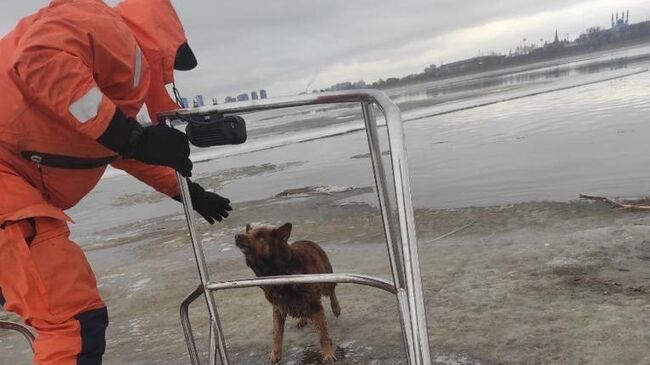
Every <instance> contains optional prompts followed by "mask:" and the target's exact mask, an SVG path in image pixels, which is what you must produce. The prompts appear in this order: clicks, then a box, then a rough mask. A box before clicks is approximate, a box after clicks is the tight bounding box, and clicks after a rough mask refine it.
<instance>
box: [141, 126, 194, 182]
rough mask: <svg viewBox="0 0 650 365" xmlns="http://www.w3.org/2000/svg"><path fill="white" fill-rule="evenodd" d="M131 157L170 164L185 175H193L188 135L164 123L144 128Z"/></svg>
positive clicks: (146, 161) (165, 164) (151, 162)
mask: <svg viewBox="0 0 650 365" xmlns="http://www.w3.org/2000/svg"><path fill="white" fill-rule="evenodd" d="M129 157H131V158H134V159H136V160H139V161H142V162H145V163H148V164H151V165H163V166H169V167H171V168H173V169H174V170H176V171H178V172H180V173H181V175H183V176H186V177H187V176H192V161H190V145H189V141H188V140H187V136H186V135H185V133H183V132H181V131H178V130H176V129H173V128H170V127H167V126H164V125H158V126H151V127H145V128H142V135H141V136H140V139H139V141H138V143H137V144H136V145H135V148H134V150H133V152H132V155H131V156H129Z"/></svg>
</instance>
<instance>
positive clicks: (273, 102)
mask: <svg viewBox="0 0 650 365" xmlns="http://www.w3.org/2000/svg"><path fill="white" fill-rule="evenodd" d="M341 103H359V104H360V105H361V108H362V111H363V118H364V122H365V129H366V136H367V139H368V148H369V150H370V157H371V161H372V167H373V173H374V180H375V185H376V188H377V195H378V200H379V207H380V210H381V215H382V221H383V225H384V235H385V239H386V244H387V248H388V253H389V255H388V256H389V261H390V268H391V273H392V277H393V281H392V282H389V281H386V280H383V279H379V278H374V277H370V276H364V275H358V274H339V273H335V274H318V275H288V276H277V277H262V278H253V279H245V280H235V281H221V282H219V281H211V280H210V275H209V273H208V269H207V264H206V260H205V255H204V253H203V247H202V244H201V239H200V236H199V235H198V234H197V230H196V226H195V224H194V218H193V208H192V202H191V199H190V198H189V197H190V194H189V189H188V186H187V181H186V180H185V179H184V178H182V177H181V176H180V175H178V176H177V177H178V181H179V185H180V190H181V196H182V200H183V203H184V204H183V205H184V210H185V217H186V219H187V225H188V228H189V232H190V238H191V241H192V247H193V249H194V255H195V258H196V264H197V269H198V272H199V279H200V281H201V285H200V286H199V287H198V288H197V289H196V290H194V291H193V292H192V293H191V294H190V295H188V297H187V298H186V299H185V300H184V301H183V303H182V304H181V310H180V313H181V321H182V324H183V330H184V334H185V338H186V341H187V346H188V351H189V353H190V359H191V361H192V364H194V365H199V364H200V360H199V353H198V350H197V347H196V342H195V339H194V335H193V333H192V327H191V324H190V320H189V306H190V304H191V303H192V302H194V301H195V300H196V299H198V298H199V297H200V296H201V295H204V296H205V299H206V304H207V307H208V312H209V315H210V323H211V325H210V363H211V364H213V363H216V359H217V357H218V358H219V359H220V360H221V364H222V365H229V364H230V359H229V356H228V348H227V344H226V340H225V337H224V332H223V329H222V325H221V318H220V317H219V313H218V308H217V305H216V301H215V299H214V293H215V292H216V291H219V290H227V289H236V288H248V287H258V286H259V287H263V286H273V285H286V284H304V283H350V284H359V285H366V286H370V287H375V288H379V289H382V290H385V291H387V292H390V293H393V294H395V295H396V297H397V304H398V310H399V312H400V319H401V322H402V333H403V336H402V337H403V341H404V345H405V350H406V358H407V361H408V364H410V365H429V364H431V359H430V352H429V351H430V350H429V338H428V332H427V321H426V313H425V305H424V295H423V290H422V279H421V275H420V263H419V258H418V248H417V240H416V236H415V219H414V213H413V206H412V201H411V191H410V181H409V174H408V164H407V161H406V149H405V144H404V132H403V129H402V115H401V112H400V110H399V108H398V107H397V105H395V104H394V103H393V102H392V101H391V100H390V99H389V98H388V97H387V96H386V95H385V94H384V93H382V92H380V91H376V90H354V91H343V92H329V93H321V94H312V95H302V96H297V97H290V98H278V99H264V100H256V101H251V102H243V103H230V104H224V105H215V106H206V107H200V108H191V109H180V110H176V111H172V112H168V113H163V114H162V115H161V116H160V118H161V121H165V122H168V123H170V122H173V121H176V120H181V119H187V118H192V117H197V116H199V117H200V116H201V115H208V114H212V113H217V112H218V113H221V114H223V115H232V114H242V113H250V112H258V111H264V110H273V109H283V108H292V107H301V106H310V105H324V104H341ZM373 105H376V106H377V107H378V108H379V110H380V111H381V112H382V113H383V114H384V116H385V118H386V127H387V130H388V147H389V151H390V161H391V172H392V173H391V175H390V176H388V175H387V173H386V168H385V166H384V162H383V160H382V151H381V148H380V140H379V135H378V127H377V121H376V118H375V115H374V110H373ZM391 183H392V189H389V186H390V185H391Z"/></svg>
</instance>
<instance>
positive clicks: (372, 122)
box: [361, 102, 416, 364]
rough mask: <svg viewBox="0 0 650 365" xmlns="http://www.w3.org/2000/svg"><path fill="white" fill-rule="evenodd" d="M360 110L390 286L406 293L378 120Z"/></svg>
mask: <svg viewBox="0 0 650 365" xmlns="http://www.w3.org/2000/svg"><path fill="white" fill-rule="evenodd" d="M361 109H362V110H363V119H364V122H365V124H366V136H367V137H368V148H369V149H370V160H371V162H372V171H373V176H374V179H375V186H376V189H377V198H378V200H379V208H380V211H381V217H382V220H383V224H384V235H385V238H386V246H387V247H388V260H389V262H390V267H391V273H392V275H393V283H395V288H396V289H397V290H398V292H399V291H401V293H402V294H405V293H404V291H403V290H402V289H403V288H404V284H405V278H404V256H403V253H402V247H401V246H400V245H399V244H398V242H397V241H396V237H397V233H396V229H395V225H394V222H393V219H392V216H391V215H392V211H393V210H392V209H391V207H390V197H389V195H388V187H387V181H386V170H385V169H384V161H383V159H382V153H381V144H380V142H379V136H378V133H377V132H378V131H377V119H376V118H375V114H374V110H373V105H372V104H371V103H370V102H363V103H361ZM404 299H405V297H404V296H403V295H402V296H401V297H400V296H398V297H397V302H398V310H399V312H400V313H399V315H400V320H401V322H402V339H403V340H404V350H405V351H406V353H407V357H408V360H409V364H415V361H416V360H415V359H416V357H415V351H414V348H413V346H412V343H413V340H412V338H413V336H412V331H413V328H412V324H411V319H410V316H409V315H408V311H407V312H404V309H408V305H406V306H405V304H408V301H404Z"/></svg>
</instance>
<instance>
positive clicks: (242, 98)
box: [237, 94, 250, 101]
mask: <svg viewBox="0 0 650 365" xmlns="http://www.w3.org/2000/svg"><path fill="white" fill-rule="evenodd" d="M248 100H250V99H249V98H248V94H239V95H237V101H248Z"/></svg>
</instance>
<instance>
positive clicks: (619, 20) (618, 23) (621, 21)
mask: <svg viewBox="0 0 650 365" xmlns="http://www.w3.org/2000/svg"><path fill="white" fill-rule="evenodd" d="M629 25H630V10H629V9H628V11H627V14H625V12H621V16H620V17H619V15H618V12H616V18H614V13H612V29H614V30H623V29H625V28H627V27H628V26H629Z"/></svg>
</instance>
